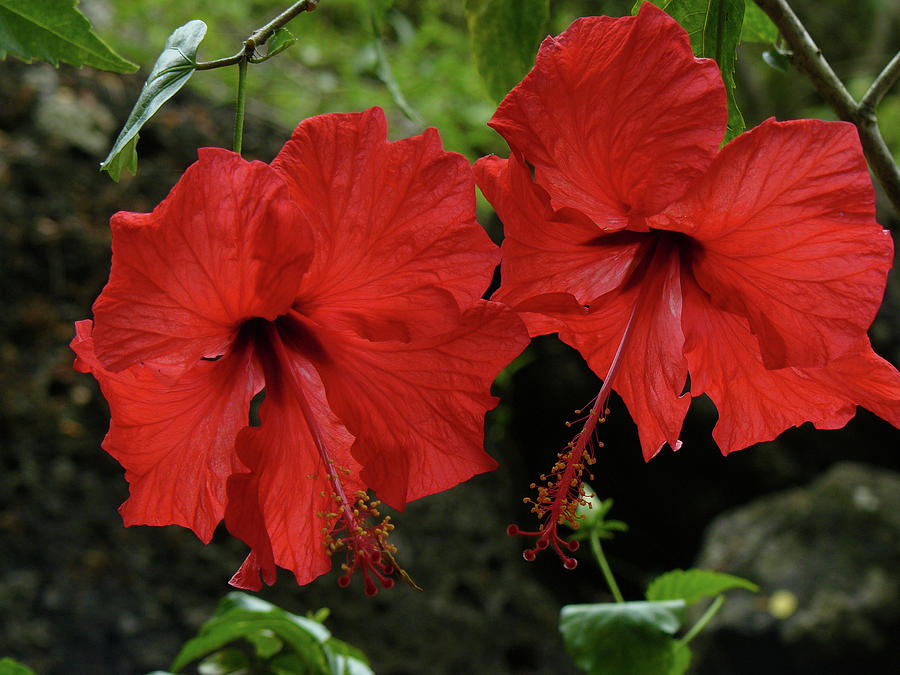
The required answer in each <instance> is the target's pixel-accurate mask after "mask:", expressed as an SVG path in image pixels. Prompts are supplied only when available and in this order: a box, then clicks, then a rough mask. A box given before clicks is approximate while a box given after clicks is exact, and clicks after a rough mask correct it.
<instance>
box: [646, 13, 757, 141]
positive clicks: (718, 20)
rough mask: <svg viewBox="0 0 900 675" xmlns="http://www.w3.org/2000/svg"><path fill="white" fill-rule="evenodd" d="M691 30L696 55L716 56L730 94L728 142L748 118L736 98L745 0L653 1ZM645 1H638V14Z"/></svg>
mask: <svg viewBox="0 0 900 675" xmlns="http://www.w3.org/2000/svg"><path fill="white" fill-rule="evenodd" d="M651 2H653V4H654V5H656V6H657V7H659V8H660V9H664V10H665V11H666V13H667V14H668V15H669V16H671V17H672V18H673V19H675V20H676V21H677V22H678V23H679V24H681V27H682V28H684V29H685V30H686V31H687V34H688V37H689V38H690V40H691V49H692V50H693V51H694V56H697V57H700V58H708V59H715V60H716V63H718V64H719V70H720V71H721V72H722V80H723V81H724V82H725V92H726V94H727V96H728V128H727V130H726V131H725V142H726V143H727V142H728V141H730V140H731V139H732V138H734V137H735V136H738V135H739V134H740V133H741V132H742V131H743V130H744V118H743V116H742V115H741V111H740V110H739V109H738V105H737V101H736V100H735V97H734V61H735V50H736V49H737V46H738V43H739V42H740V40H741V27H742V25H743V22H744V0H651ZM641 4H642V3H641V2H637V3H635V6H634V8H632V13H635V14H636V13H637V11H638V10H639V9H640V5H641Z"/></svg>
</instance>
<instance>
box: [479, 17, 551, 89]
mask: <svg viewBox="0 0 900 675" xmlns="http://www.w3.org/2000/svg"><path fill="white" fill-rule="evenodd" d="M549 16H550V2H549V0H466V19H467V21H468V24H469V34H470V36H471V40H472V52H473V54H474V56H475V66H476V67H477V68H478V72H479V73H480V75H481V79H482V80H484V83H485V86H486V87H487V90H488V93H489V94H490V95H491V97H492V98H493V99H494V100H495V101H500V100H501V99H503V97H504V96H506V94H508V93H509V90H510V89H512V88H513V87H514V86H516V84H518V83H519V82H520V81H521V79H522V78H523V77H525V75H526V74H527V73H528V71H529V70H531V67H532V66H533V65H534V57H535V54H537V49H538V46H539V45H540V43H541V40H542V39H543V38H544V37H546V35H547V32H546V31H547V20H548V18H549Z"/></svg>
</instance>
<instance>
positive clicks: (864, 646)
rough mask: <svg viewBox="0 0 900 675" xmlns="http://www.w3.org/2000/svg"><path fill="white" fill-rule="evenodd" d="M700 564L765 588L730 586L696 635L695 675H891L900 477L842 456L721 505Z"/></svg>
mask: <svg viewBox="0 0 900 675" xmlns="http://www.w3.org/2000/svg"><path fill="white" fill-rule="evenodd" d="M697 567H700V568H703V569H712V570H717V571H721V572H727V573H730V574H736V575H738V576H741V577H744V578H747V579H750V580H752V581H754V582H756V583H757V584H759V586H760V592H759V593H758V594H752V593H743V592H740V593H733V594H730V595H729V598H728V600H727V602H726V603H725V605H724V607H723V608H722V610H721V611H720V613H719V614H718V615H717V616H716V618H715V620H714V621H713V622H712V623H711V624H710V625H709V626H708V627H707V630H706V631H705V632H704V634H703V637H702V639H698V641H697V643H695V644H696V649H695V658H694V666H695V670H694V672H697V673H716V674H718V675H727V674H730V673H734V674H743V673H761V672H769V673H773V672H777V673H782V672H784V673H843V672H865V673H882V672H884V673H887V672H896V671H895V670H893V668H895V667H896V665H897V662H898V658H900V652H898V651H897V643H896V638H897V636H898V635H900V605H898V600H900V578H898V572H900V474H897V473H894V472H891V471H888V470H885V469H882V468H875V467H869V466H865V465H861V464H854V463H842V464H838V465H836V466H834V467H833V468H832V469H831V470H829V471H828V472H827V473H826V474H824V475H823V476H822V477H820V478H819V479H818V480H816V481H815V482H813V483H812V484H810V485H809V486H807V487H804V488H798V489H794V490H789V491H786V492H781V493H777V494H773V495H769V496H766V497H763V498H760V499H757V500H756V501H754V502H752V503H750V504H748V505H746V506H744V507H741V508H739V509H736V510H734V511H731V512H728V513H725V514H723V515H722V516H720V517H719V518H717V519H716V520H715V521H713V523H712V524H711V525H710V527H709V529H708V530H707V533H706V536H705V540H704V545H703V547H702V549H701V552H700V555H699V558H698V560H697Z"/></svg>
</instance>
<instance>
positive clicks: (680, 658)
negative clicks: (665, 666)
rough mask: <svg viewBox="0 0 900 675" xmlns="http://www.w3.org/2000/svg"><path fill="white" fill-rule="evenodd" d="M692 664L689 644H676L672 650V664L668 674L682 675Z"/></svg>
mask: <svg viewBox="0 0 900 675" xmlns="http://www.w3.org/2000/svg"><path fill="white" fill-rule="evenodd" d="M690 665H691V650H690V648H689V647H688V646H687V645H684V644H677V643H676V644H675V646H674V650H673V651H672V665H671V666H669V672H668V673H667V674H666V675H682V673H686V672H687V669H688V666H690Z"/></svg>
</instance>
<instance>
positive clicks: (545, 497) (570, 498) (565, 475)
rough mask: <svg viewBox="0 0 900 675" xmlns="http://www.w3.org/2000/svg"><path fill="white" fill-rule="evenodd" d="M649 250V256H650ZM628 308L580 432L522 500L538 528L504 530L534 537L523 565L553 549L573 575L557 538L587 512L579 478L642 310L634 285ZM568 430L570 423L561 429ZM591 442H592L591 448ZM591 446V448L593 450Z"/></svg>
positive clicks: (571, 545)
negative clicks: (579, 511)
mask: <svg viewBox="0 0 900 675" xmlns="http://www.w3.org/2000/svg"><path fill="white" fill-rule="evenodd" d="M652 253H653V252H652V247H651V253H650V254H651V255H652ZM639 288H640V290H639V291H638V293H637V298H636V299H635V302H634V306H633V307H632V309H631V315H630V316H629V318H628V323H627V324H626V325H625V330H624V332H623V333H622V338H621V339H620V341H619V346H618V347H617V349H616V353H615V355H614V356H613V360H612V362H611V363H610V366H609V370H608V371H607V373H606V377H604V378H603V385H602V386H601V387H600V392H599V393H598V394H597V396H596V397H594V399H593V400H592V402H591V404H590V406H589V408H588V414H587V417H586V418H585V420H584V426H583V427H582V429H581V431H580V432H579V433H578V434H577V435H576V436H575V438H573V439H572V440H571V441H569V443H568V445H566V449H565V450H563V451H561V452H559V453H557V456H556V463H555V464H554V465H553V468H552V469H551V471H550V475H549V476H547V475H546V474H543V475H541V481H542V482H545V483H546V485H541V486H539V485H537V484H536V483H532V484H531V488H532V489H536V490H537V497H536V498H534V499H532V498H530V497H526V498H525V499H524V501H525V503H526V504H531V505H532V508H531V512H532V513H534V514H535V515H537V516H538V518H539V519H540V520H541V528H540V529H539V530H536V531H532V532H526V531H523V530H520V529H519V527H518V526H517V525H514V524H513V525H510V526H509V527H508V528H507V530H506V532H507V534H508V535H509V536H515V535H524V536H534V537H537V541H536V542H535V546H534V548H531V549H526V550H525V551H523V553H522V557H523V558H525V560H527V561H529V562H530V561H532V560H534V559H535V557H536V555H537V553H538V551H542V550H544V549H546V548H549V547H551V546H552V547H553V549H554V550H555V551H556V553H557V555H559V557H560V558H561V559H562V561H563V566H564V567H565V568H566V569H569V570H573V569H575V567H577V565H578V561H577V560H575V558H573V557H571V556H569V555H567V552H569V553H573V552H575V551H576V550H578V542H577V541H566V540H565V539H563V538H562V537H561V536H560V534H559V529H558V528H559V526H560V525H568V526H569V527H571V528H573V529H578V526H579V524H580V517H579V515H578V514H577V509H578V507H579V506H588V504H589V502H588V500H587V498H586V496H585V493H584V480H585V475H584V474H585V472H587V473H588V475H587V478H589V479H590V480H593V475H591V474H590V472H589V470H588V467H590V466H591V465H593V464H595V463H596V461H597V460H596V457H595V455H594V448H595V447H597V448H602V447H603V443H602V441H599V440H594V436H595V433H596V430H597V425H599V424H601V423H602V422H605V421H606V417H607V415H609V412H610V411H609V408H608V407H607V403H609V395H610V392H611V391H612V385H613V382H614V381H615V378H616V374H617V373H618V371H619V368H620V366H621V364H622V359H623V356H624V354H625V350H626V349H627V346H628V342H629V339H630V337H631V335H632V334H633V326H634V324H635V319H636V317H637V316H638V315H639V313H640V311H641V307H642V306H643V305H644V302H645V299H646V298H645V296H646V295H647V292H646V290H647V288H648V286H647V285H646V284H641V285H640V287H639ZM581 413H582V410H576V411H575V414H581ZM566 425H567V426H571V423H570V422H567V423H566ZM592 440H594V442H593V443H592ZM595 444H596V445H595Z"/></svg>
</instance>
